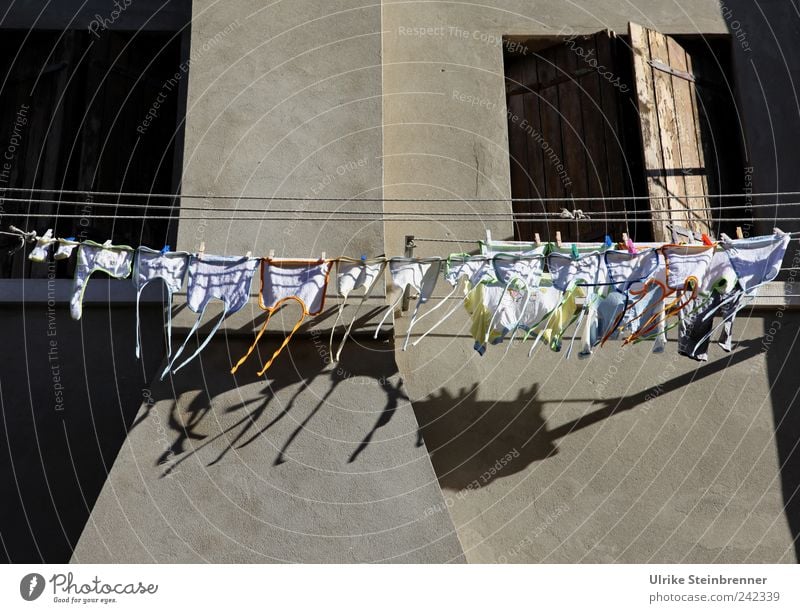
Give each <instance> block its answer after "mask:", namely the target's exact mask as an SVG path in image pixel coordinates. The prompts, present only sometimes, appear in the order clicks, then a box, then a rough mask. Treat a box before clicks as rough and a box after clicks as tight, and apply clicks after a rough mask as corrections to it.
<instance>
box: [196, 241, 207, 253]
mask: <svg viewBox="0 0 800 613" xmlns="http://www.w3.org/2000/svg"><path fill="white" fill-rule="evenodd" d="M205 251H206V242H205V241H200V249H198V250H197V255H203V254H204V253H205Z"/></svg>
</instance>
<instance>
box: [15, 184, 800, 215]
mask: <svg viewBox="0 0 800 613" xmlns="http://www.w3.org/2000/svg"><path fill="white" fill-rule="evenodd" d="M0 191H2V190H0ZM0 199H2V200H3V201H4V202H9V203H11V202H13V203H19V204H55V205H59V206H60V205H67V206H82V207H85V206H98V207H113V208H119V207H126V208H143V209H153V210H170V211H171V210H176V209H179V210H182V211H209V212H217V211H220V209H217V208H213V207H198V206H192V205H177V204H174V205H172V204H150V203H141V202H103V201H98V202H95V201H86V200H58V199H52V198H9V197H2V198H0ZM675 199H680V198H679V197H675ZM302 200H304V201H314V200H315V199H302ZM319 201H325V200H324V199H321V200H319ZM337 201H338V200H337ZM514 201H515V202H521V201H520V200H514ZM341 202H381V200H374V201H372V200H370V201H367V200H359V199H344V200H341ZM383 202H387V201H386V200H384V201H383ZM398 202H415V200H401V201H398ZM430 202H434V201H430ZM436 202H439V201H436ZM441 202H450V201H441ZM460 202H472V201H470V200H462V201H460ZM497 202H499V201H497ZM784 206H800V202H798V201H794V202H775V203H771V204H763V203H762V204H755V203H751V204H738V205H730V206H728V205H725V206H723V205H720V206H707V207H686V206H681V207H674V206H672V207H671V208H669V209H655V210H631V211H612V212H613V213H624V214H625V215H629V216H651V215H672V214H675V213H680V212H685V213H697V212H701V211H729V210H747V209H761V208H775V207H784ZM222 210H225V209H222ZM235 210H236V212H238V213H262V212H265V211H269V212H274V213H297V214H304V213H320V212H326V213H327V212H329V213H332V214H336V215H350V214H352V215H402V214H409V213H417V211H364V210H358V211H350V210H336V209H334V210H331V211H319V210H298V209H253V208H237V209H235ZM598 213H602V212H601V211H598V212H594V211H590V212H589V213H587V215H593V214H594V215H596V214H598ZM426 214H428V215H461V214H462V213H453V212H446V213H443V212H435V211H433V212H430V213H426ZM463 214H464V215H479V214H484V213H478V212H472V213H463ZM486 214H492V213H486ZM514 215H515V216H518V217H519V216H525V217H548V216H553V215H557V213H553V212H533V211H520V212H518V213H514Z"/></svg>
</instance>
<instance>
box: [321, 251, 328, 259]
mask: <svg viewBox="0 0 800 613" xmlns="http://www.w3.org/2000/svg"><path fill="white" fill-rule="evenodd" d="M325 255H326V254H325V252H324V251H323V252H322V256H321V257H320V259H321V260H323V261H324V260H326V259H327V258H326V257H325Z"/></svg>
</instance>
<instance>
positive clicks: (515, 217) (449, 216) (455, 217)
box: [6, 210, 800, 223]
mask: <svg viewBox="0 0 800 613" xmlns="http://www.w3.org/2000/svg"><path fill="white" fill-rule="evenodd" d="M293 213H295V214H294V215H292V216H282V217H281V216H275V215H271V211H269V210H265V211H263V213H262V214H261V215H258V216H247V215H233V214H227V215H211V216H208V215H201V216H195V215H181V214H180V213H179V212H178V213H176V214H174V215H103V214H99V215H98V214H95V213H92V214H91V215H86V214H77V213H60V212H54V213H16V214H14V213H6V214H7V215H8V216H19V217H31V218H34V219H56V218H61V219H85V218H87V217H91V218H92V219H131V220H134V219H138V220H150V221H163V220H172V219H176V220H181V221H184V220H187V221H191V220H195V221H199V220H206V221H209V220H213V221H331V215H335V214H336V213H335V211H331V212H330V213H329V214H328V216H322V217H298V216H297V214H302V212H301V211H294V212H293ZM311 213H313V214H316V215H320V211H312V212H311ZM672 213H673V214H674V213H675V211H673V212H672ZM358 214H359V215H363V214H364V213H358ZM353 215H354V216H353V217H347V218H344V219H337V221H340V222H342V221H431V220H432V219H431V215H430V214H429V213H411V212H405V213H396V214H391V213H389V214H387V213H385V212H382V213H379V214H376V215H375V216H373V217H356V216H355V215H356V214H355V213H353ZM395 215H398V216H395ZM400 215H406V217H401V216H400ZM471 219H477V220H490V221H520V220H523V221H524V220H525V219H526V218H525V217H522V218H521V216H520V215H519V214H516V213H514V214H512V213H474V214H473V213H463V214H455V213H443V214H442V215H441V216H436V217H435V218H434V219H433V220H434V221H464V220H471ZM535 221H540V222H553V223H597V222H609V223H624V222H630V221H641V222H645V221H647V220H646V219H638V220H632V219H631V218H630V217H584V218H581V219H574V218H569V217H560V216H558V215H551V216H549V217H537V218H535ZM656 221H664V222H666V221H670V220H669V219H663V220H658V219H657V220H656ZM677 221H681V220H677ZM688 221H700V222H702V221H706V220H703V219H694V220H688ZM750 221H769V222H772V223H776V222H784V221H800V217H726V218H724V219H719V220H713V222H714V223H719V222H750Z"/></svg>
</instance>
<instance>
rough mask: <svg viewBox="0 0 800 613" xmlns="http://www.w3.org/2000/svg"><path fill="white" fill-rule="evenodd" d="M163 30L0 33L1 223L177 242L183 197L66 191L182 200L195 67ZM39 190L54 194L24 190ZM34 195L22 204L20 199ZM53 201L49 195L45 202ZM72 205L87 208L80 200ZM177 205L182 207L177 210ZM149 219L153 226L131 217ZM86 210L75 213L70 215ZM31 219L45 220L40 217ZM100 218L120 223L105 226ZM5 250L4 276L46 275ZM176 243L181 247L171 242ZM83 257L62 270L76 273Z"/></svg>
mask: <svg viewBox="0 0 800 613" xmlns="http://www.w3.org/2000/svg"><path fill="white" fill-rule="evenodd" d="M181 53H182V49H181V37H180V36H179V35H176V33H175V32H164V31H113V30H106V31H103V32H102V35H97V34H93V33H92V32H90V31H89V30H88V29H80V30H79V29H73V30H64V31H55V30H53V31H42V30H3V34H2V37H0V75H1V77H0V78H2V89H0V117H3V118H7V119H4V121H3V122H2V124H0V155H2V158H3V159H2V160H0V225H2V227H3V228H4V229H6V228H7V227H8V225H10V224H14V225H16V226H18V227H20V228H23V229H26V230H36V231H37V233H39V234H43V233H44V231H45V230H46V229H47V228H53V230H54V233H55V235H56V236H60V237H68V236H74V237H77V238H80V239H90V240H95V241H98V242H104V241H105V240H107V239H111V240H112V241H113V242H114V243H120V244H129V245H133V246H136V245H139V244H145V245H149V246H151V247H155V248H160V247H162V246H163V245H164V244H165V243H169V242H171V241H172V240H173V239H174V236H175V234H176V221H175V220H172V221H169V220H167V219H164V215H165V214H168V213H169V209H166V210H165V209H159V208H151V209H143V208H140V207H139V206H125V205H123V204H120V206H118V207H116V206H111V207H108V206H103V204H104V203H111V204H118V203H120V202H124V203H125V204H128V205H130V204H134V205H160V206H163V205H175V206H176V207H177V200H176V199H173V198H161V199H157V198H149V199H148V198H146V197H141V198H124V199H121V198H119V197H115V196H97V197H91V196H81V195H75V194H64V193H59V190H86V191H108V192H135V193H164V194H170V193H175V192H176V191H177V188H178V178H179V177H180V166H181V164H180V155H181V154H182V147H183V143H182V139H181V137H180V134H181V133H180V131H179V130H178V127H179V121H178V117H179V115H181V114H182V113H183V110H182V108H183V105H184V104H185V99H182V98H181V96H182V95H183V92H185V83H184V81H185V79H186V78H187V73H188V62H184V63H182V60H181ZM8 188H38V189H47V190H56V191H55V192H46V193H43V192H31V193H27V192H17V191H9V190H8ZM15 198H16V199H20V198H23V199H25V198H27V199H28V200H27V201H23V202H19V201H15V200H14V199H15ZM43 200H51V202H46V201H43ZM70 201H73V202H74V201H80V202H79V203H78V204H71V203H70ZM175 210H177V209H175ZM143 213H147V215H148V219H147V220H141V219H125V216H129V215H142V214H143ZM67 214H72V215H78V216H79V217H77V218H69V217H66V216H63V217H62V216H60V215H67ZM30 215H43V216H44V217H33V216H30ZM99 215H110V216H112V217H114V216H116V218H110V219H101V218H99V217H98V216H99ZM12 243H13V239H8V238H4V240H3V243H2V244H0V247H5V248H2V249H0V277H22V276H24V277H42V276H44V275H46V274H47V273H48V271H47V270H46V267H42V266H31V265H30V263H29V262H28V260H27V258H26V254H25V252H23V251H19V252H17V253H16V254H14V255H13V256H11V255H9V254H8V248H7V246H8V245H11V244H12ZM172 244H174V242H173V243H172ZM73 262H74V258H72V260H71V261H69V262H61V263H59V264H58V269H57V274H58V276H69V275H71V274H72V266H74V263H73Z"/></svg>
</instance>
